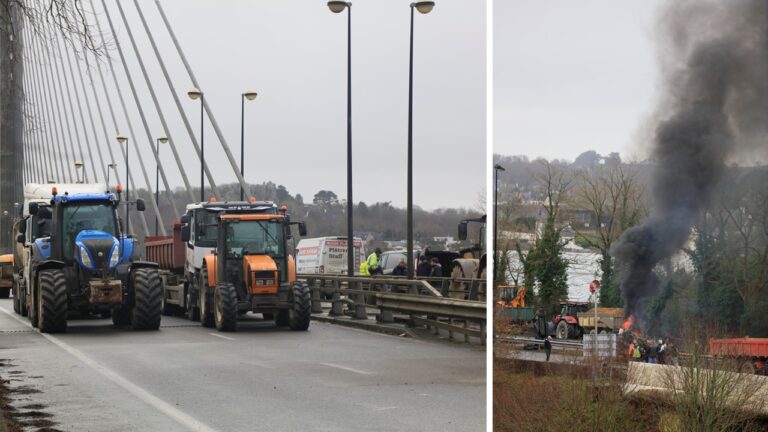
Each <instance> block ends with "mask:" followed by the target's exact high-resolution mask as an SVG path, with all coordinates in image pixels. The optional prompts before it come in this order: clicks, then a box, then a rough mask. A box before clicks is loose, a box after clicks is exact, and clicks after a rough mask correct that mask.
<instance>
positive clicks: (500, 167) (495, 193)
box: [493, 164, 506, 287]
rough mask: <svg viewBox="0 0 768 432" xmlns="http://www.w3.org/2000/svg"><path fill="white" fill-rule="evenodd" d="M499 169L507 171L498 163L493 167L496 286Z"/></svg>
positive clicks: (494, 280) (494, 272)
mask: <svg viewBox="0 0 768 432" xmlns="http://www.w3.org/2000/svg"><path fill="white" fill-rule="evenodd" d="M499 171H506V170H505V169H504V167H503V166H501V165H499V164H496V166H494V167H493V174H494V175H495V180H494V181H495V186H494V189H493V275H494V276H493V283H494V287H495V286H496V285H495V284H496V279H497V278H496V275H497V274H498V271H497V269H498V267H497V266H498V264H499V260H498V255H499V254H498V248H497V242H498V238H499Z"/></svg>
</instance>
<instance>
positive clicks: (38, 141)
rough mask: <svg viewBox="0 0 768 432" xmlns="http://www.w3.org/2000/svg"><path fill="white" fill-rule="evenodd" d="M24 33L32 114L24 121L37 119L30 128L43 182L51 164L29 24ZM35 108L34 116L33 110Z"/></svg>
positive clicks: (27, 97)
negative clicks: (35, 84) (45, 145)
mask: <svg viewBox="0 0 768 432" xmlns="http://www.w3.org/2000/svg"><path fill="white" fill-rule="evenodd" d="M22 32H23V35H24V46H25V49H24V57H23V60H24V61H25V62H26V63H25V64H24V87H25V88H24V99H25V100H27V101H28V103H29V104H30V105H29V106H30V109H31V110H30V116H26V117H24V123H25V124H27V123H30V122H31V121H32V119H34V121H35V127H34V128H29V129H30V133H31V134H32V136H33V142H34V146H35V151H34V154H35V155H36V165H37V176H36V179H35V181H36V182H39V183H42V182H43V179H44V178H46V177H49V176H50V173H49V171H48V169H49V167H50V166H49V165H46V164H44V161H47V159H46V158H45V155H44V153H43V141H42V137H41V131H42V128H43V121H42V113H41V112H40V104H39V103H37V102H36V100H37V96H38V95H37V91H36V90H34V89H33V79H34V78H33V76H32V71H33V65H32V62H33V61H34V59H33V58H32V55H31V52H30V51H29V48H26V47H27V46H28V45H29V43H30V42H31V38H30V37H29V36H28V35H29V32H28V30H27V26H26V25H24V29H23V30H22ZM32 110H34V116H33V117H32V113H31V111H32Z"/></svg>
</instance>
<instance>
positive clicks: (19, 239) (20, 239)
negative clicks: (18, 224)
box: [16, 234, 27, 244]
mask: <svg viewBox="0 0 768 432" xmlns="http://www.w3.org/2000/svg"><path fill="white" fill-rule="evenodd" d="M26 242H27V236H25V235H24V234H19V235H17V236H16V243H21V244H24V243H26Z"/></svg>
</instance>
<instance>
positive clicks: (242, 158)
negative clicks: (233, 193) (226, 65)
mask: <svg viewBox="0 0 768 432" xmlns="http://www.w3.org/2000/svg"><path fill="white" fill-rule="evenodd" d="M257 95H258V93H256V90H246V91H245V93H243V94H242V95H240V176H241V177H243V178H245V177H244V174H245V170H244V168H245V100H246V99H248V100H249V101H252V100H254V99H256V96H257ZM244 200H245V189H243V185H240V201H244Z"/></svg>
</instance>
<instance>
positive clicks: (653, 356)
mask: <svg viewBox="0 0 768 432" xmlns="http://www.w3.org/2000/svg"><path fill="white" fill-rule="evenodd" d="M627 356H628V357H629V359H630V360H631V361H636V362H643V363H655V364H656V363H657V364H674V363H675V362H676V360H677V356H676V355H675V348H674V345H673V344H672V343H671V342H669V338H666V339H659V340H653V339H643V338H640V337H636V338H634V339H633V340H632V342H630V343H629V349H628V350H627Z"/></svg>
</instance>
